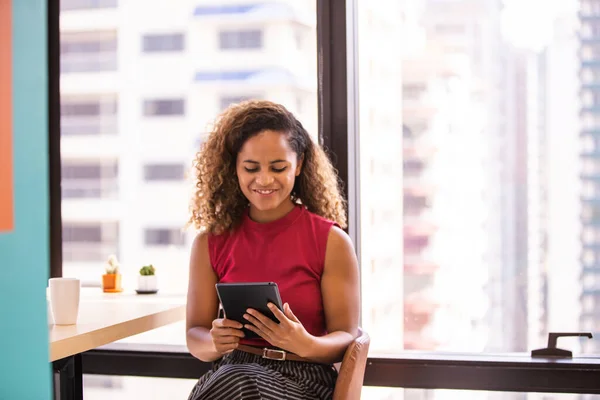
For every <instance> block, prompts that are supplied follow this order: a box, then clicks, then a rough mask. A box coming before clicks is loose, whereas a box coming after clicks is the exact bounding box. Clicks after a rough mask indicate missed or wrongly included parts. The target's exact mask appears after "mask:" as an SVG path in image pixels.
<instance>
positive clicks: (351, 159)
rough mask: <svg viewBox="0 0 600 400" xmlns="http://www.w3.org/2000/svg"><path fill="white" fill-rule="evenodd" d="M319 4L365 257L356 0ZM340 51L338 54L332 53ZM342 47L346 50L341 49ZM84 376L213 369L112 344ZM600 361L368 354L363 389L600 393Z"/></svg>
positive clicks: (54, 86) (336, 150) (323, 100)
mask: <svg viewBox="0 0 600 400" xmlns="http://www.w3.org/2000/svg"><path fill="white" fill-rule="evenodd" d="M316 1H317V50H318V54H319V60H318V65H319V66H318V76H319V82H320V86H319V89H318V105H319V110H318V112H319V140H320V142H321V143H322V144H323V145H324V146H325V149H326V151H327V153H328V154H329V155H330V156H331V157H332V161H333V163H334V165H335V166H336V168H337V169H338V171H339V175H340V179H341V181H342V182H343V192H344V194H345V195H346V198H347V199H348V214H349V229H348V232H349V234H350V236H351V237H352V239H353V240H354V243H355V245H356V247H357V251H358V252H360V242H359V240H358V239H359V235H358V232H360V218H359V214H358V209H359V207H358V205H359V204H358V202H359V196H358V194H359V182H358V166H359V159H358V156H357V151H356V150H357V149H358V124H357V122H358V121H357V115H358V113H357V112H356V110H357V107H358V91H357V87H358V85H357V74H356V71H357V69H356V65H357V52H356V34H357V32H356V14H355V13H356V6H357V0H316ZM58 3H59V2H58V0H50V1H49V4H48V54H49V57H48V74H49V75H48V77H49V90H48V125H49V176H50V179H49V197H50V261H51V262H50V276H51V277H60V276H61V275H62V232H61V231H62V221H61V189H60V178H61V176H60V175H61V162H60V62H59V56H60V32H59V17H60V10H59V4H58ZM334 49H335V51H334ZM340 49H345V50H346V51H341V50H340ZM82 360H83V372H84V373H86V374H101V375H127V376H152V377H166V378H190V379H196V378H198V377H199V376H200V375H201V374H202V373H203V372H205V371H207V370H208V368H210V363H204V362H202V361H200V360H198V359H196V358H194V357H193V356H191V355H190V354H189V353H188V352H187V349H186V348H185V346H166V345H142V346H139V345H137V346H136V345H126V346H123V345H122V344H113V345H110V346H104V347H102V348H99V349H95V350H91V351H88V352H86V353H84V354H83V356H82ZM599 372H600V359H599V358H598V357H595V358H594V357H576V358H573V359H560V360H555V359H533V358H531V357H530V356H529V355H528V354H527V353H520V354H518V355H514V354H511V355H508V354H500V355H494V354H448V353H426V352H411V351H407V352H403V354H402V356H398V357H393V358H390V357H371V358H369V360H368V362H367V368H366V373H365V380H364V384H365V385H366V386H387V387H402V388H415V389H416V388H420V389H462V390H485V391H515V392H529V391H531V392H548V393H589V394H600V380H598V373H599Z"/></svg>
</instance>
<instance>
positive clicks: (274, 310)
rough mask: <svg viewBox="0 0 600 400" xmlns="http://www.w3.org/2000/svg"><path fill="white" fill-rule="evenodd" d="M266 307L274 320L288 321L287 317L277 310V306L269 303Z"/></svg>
mask: <svg viewBox="0 0 600 400" xmlns="http://www.w3.org/2000/svg"><path fill="white" fill-rule="evenodd" d="M267 306H268V307H269V310H271V312H272V313H273V315H275V318H277V320H278V321H279V322H287V321H288V319H289V318H288V317H287V316H286V315H285V314H284V313H282V312H281V310H280V309H279V308H277V306H276V305H275V304H273V303H269V304H267Z"/></svg>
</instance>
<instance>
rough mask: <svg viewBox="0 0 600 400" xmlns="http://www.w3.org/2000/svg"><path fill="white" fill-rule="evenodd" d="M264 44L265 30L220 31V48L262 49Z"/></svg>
mask: <svg viewBox="0 0 600 400" xmlns="http://www.w3.org/2000/svg"><path fill="white" fill-rule="evenodd" d="M262 46H263V31H262V30H259V29H252V30H226V31H220V32H219V48H220V49H221V50H232V49H260V48H261V47H262Z"/></svg>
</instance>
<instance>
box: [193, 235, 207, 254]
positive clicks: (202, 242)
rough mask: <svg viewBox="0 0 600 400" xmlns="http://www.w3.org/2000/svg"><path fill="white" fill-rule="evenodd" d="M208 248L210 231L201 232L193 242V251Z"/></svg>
mask: <svg viewBox="0 0 600 400" xmlns="http://www.w3.org/2000/svg"><path fill="white" fill-rule="evenodd" d="M197 250H208V232H200V233H198V234H197V235H196V237H195V238H194V241H193V242H192V251H197Z"/></svg>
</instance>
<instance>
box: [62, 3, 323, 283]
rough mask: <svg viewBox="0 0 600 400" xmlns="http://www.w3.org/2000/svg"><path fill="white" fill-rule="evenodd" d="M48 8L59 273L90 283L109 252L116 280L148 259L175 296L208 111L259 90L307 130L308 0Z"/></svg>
mask: <svg viewBox="0 0 600 400" xmlns="http://www.w3.org/2000/svg"><path fill="white" fill-rule="evenodd" d="M61 7H62V11H61V111H62V117H61V124H62V132H61V136H62V144H61V151H62V160H63V165H62V187H63V236H64V237H63V259H64V267H63V268H64V272H65V275H71V276H77V277H80V278H82V279H83V281H84V284H86V285H99V283H100V276H101V274H102V271H103V267H104V263H105V261H106V259H107V257H108V255H109V254H113V253H114V254H117V255H118V257H119V260H120V261H121V263H122V266H123V274H124V280H125V286H127V287H130V288H131V286H133V285H134V282H135V280H134V279H135V275H136V274H137V271H138V270H139V268H140V267H141V266H142V265H144V264H147V263H153V264H154V265H155V266H156V268H157V271H158V272H157V273H158V274H159V277H160V279H161V288H162V289H164V290H171V291H175V292H180V293H184V292H185V290H186V287H187V260H188V254H189V253H188V247H189V245H190V243H191V238H192V237H193V232H183V230H182V229H183V227H184V226H185V223H186V220H187V216H188V214H187V206H188V201H189V199H190V195H191V193H192V186H191V184H190V183H191V180H190V178H191V176H190V173H191V166H192V160H193V156H194V153H195V151H196V150H197V149H198V146H199V144H200V142H201V141H202V138H203V135H204V134H206V132H208V130H209V129H210V123H211V121H212V120H213V119H214V117H215V116H216V115H217V114H218V113H219V112H220V111H221V110H222V109H224V108H225V107H226V106H228V105H229V104H230V103H234V102H238V101H240V100H243V99H247V98H268V99H270V100H273V101H277V102H280V103H282V104H284V105H285V106H286V107H288V108H289V109H290V110H291V111H292V112H294V113H296V114H297V115H298V116H299V118H300V119H301V121H302V122H303V124H304V125H305V126H306V127H307V129H308V130H309V132H311V133H312V134H314V135H315V137H316V134H317V97H316V89H317V80H316V50H315V48H316V43H315V37H316V26H315V21H316V17H315V10H314V2H311V1H305V2H300V1H294V2H292V1H272V2H268V3H260V4H258V3H247V4H241V5H240V3H239V2H235V3H233V2H231V4H228V3H226V2H218V3H214V4H213V3H207V2H196V1H188V0H181V1H179V2H178V3H177V6H168V7H167V6H166V5H165V4H164V3H161V2H139V1H125V0H121V1H119V2H117V1H115V0H112V1H109V0H105V1H98V2H88V1H83V0H66V1H63V2H61ZM141 16H143V17H141ZM281 54H285V55H286V56H285V57H282V56H281ZM241 61H242V62H241ZM157 210H160V212H157Z"/></svg>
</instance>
